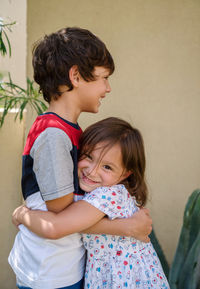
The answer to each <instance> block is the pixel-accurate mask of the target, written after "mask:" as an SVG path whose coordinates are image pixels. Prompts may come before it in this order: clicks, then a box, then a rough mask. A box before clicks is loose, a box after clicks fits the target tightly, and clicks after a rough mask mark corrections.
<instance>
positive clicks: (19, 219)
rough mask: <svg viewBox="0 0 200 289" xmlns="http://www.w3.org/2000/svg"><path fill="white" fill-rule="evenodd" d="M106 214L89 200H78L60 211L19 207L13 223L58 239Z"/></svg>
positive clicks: (49, 237) (98, 219) (80, 229)
mask: <svg viewBox="0 0 200 289" xmlns="http://www.w3.org/2000/svg"><path fill="white" fill-rule="evenodd" d="M104 216H105V214H104V213H103V212H102V211H100V210H98V209H97V208H95V207H94V206H92V205H90V204H89V203H88V202H85V201H78V202H76V203H73V204H71V205H69V206H68V207H67V208H66V209H65V210H63V211H61V212H59V213H55V212H50V211H39V210H29V209H28V208H27V207H25V206H21V207H18V208H17V209H16V210H15V211H14V213H13V223H14V224H15V225H19V224H23V225H25V226H26V227H27V228H28V229H30V230H31V231H32V232H34V233H35V234H37V235H39V236H41V237H44V238H48V239H58V238H61V237H64V236H66V235H70V234H73V233H76V232H80V231H82V230H85V229H87V228H89V227H91V226H93V225H94V224H95V223H97V222H98V221H100V220H101V219H102V218H103V217H104Z"/></svg>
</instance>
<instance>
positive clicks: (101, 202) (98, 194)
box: [83, 186, 126, 220]
mask: <svg viewBox="0 0 200 289" xmlns="http://www.w3.org/2000/svg"><path fill="white" fill-rule="evenodd" d="M124 198H126V196H125V195H124V194H123V191H122V187H121V186H113V187H100V188H97V189H95V190H94V191H92V192H91V193H89V194H85V196H84V198H83V200H84V201H86V202H88V203H90V204H91V205H92V206H94V207H96V208H97V209H99V210H100V211H102V212H104V213H105V214H106V215H107V216H108V217H109V219H111V220H113V219H115V218H123V217H124V213H123V212H124V210H126V206H125V202H124Z"/></svg>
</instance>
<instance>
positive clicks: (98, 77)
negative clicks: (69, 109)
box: [78, 66, 111, 113]
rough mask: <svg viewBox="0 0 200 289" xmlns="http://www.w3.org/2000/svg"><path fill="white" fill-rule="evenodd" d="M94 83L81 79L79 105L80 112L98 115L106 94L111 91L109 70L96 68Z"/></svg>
mask: <svg viewBox="0 0 200 289" xmlns="http://www.w3.org/2000/svg"><path fill="white" fill-rule="evenodd" d="M93 74H94V77H95V79H94V80H93V81H88V82H87V81H85V80H84V79H83V78H82V77H80V79H79V86H78V104H79V108H80V112H92V113H97V112H98V111H99V106H100V105H101V101H102V99H103V98H104V97H105V96H106V93H109V92H110V91H111V87H110V84H109V81H108V77H109V70H108V69H107V68H104V67H101V66H96V67H95V69H94V72H93Z"/></svg>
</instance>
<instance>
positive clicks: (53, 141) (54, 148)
mask: <svg viewBox="0 0 200 289" xmlns="http://www.w3.org/2000/svg"><path fill="white" fill-rule="evenodd" d="M71 150H72V143H71V140H70V138H69V137H68V136H67V134H66V133H65V132H64V131H62V130H61V129H58V128H52V127H51V128H47V129H46V130H45V131H44V132H42V133H41V134H40V136H39V137H38V138H37V139H36V141H35V143H34V145H33V147H32V149H31V152H30V154H31V157H32V158H33V160H34V162H33V170H34V173H35V175H36V179H37V183H38V186H39V189H40V193H41V195H42V197H43V199H44V201H49V200H54V199H57V198H60V197H63V196H65V195H67V194H69V193H72V192H73V191H74V181H73V169H74V165H73V160H72V156H71V153H70V152H71Z"/></svg>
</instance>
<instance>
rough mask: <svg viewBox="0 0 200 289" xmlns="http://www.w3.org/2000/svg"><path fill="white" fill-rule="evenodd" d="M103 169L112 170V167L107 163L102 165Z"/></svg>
mask: <svg viewBox="0 0 200 289" xmlns="http://www.w3.org/2000/svg"><path fill="white" fill-rule="evenodd" d="M104 169H106V170H109V171H112V168H111V167H110V166H109V165H104Z"/></svg>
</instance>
